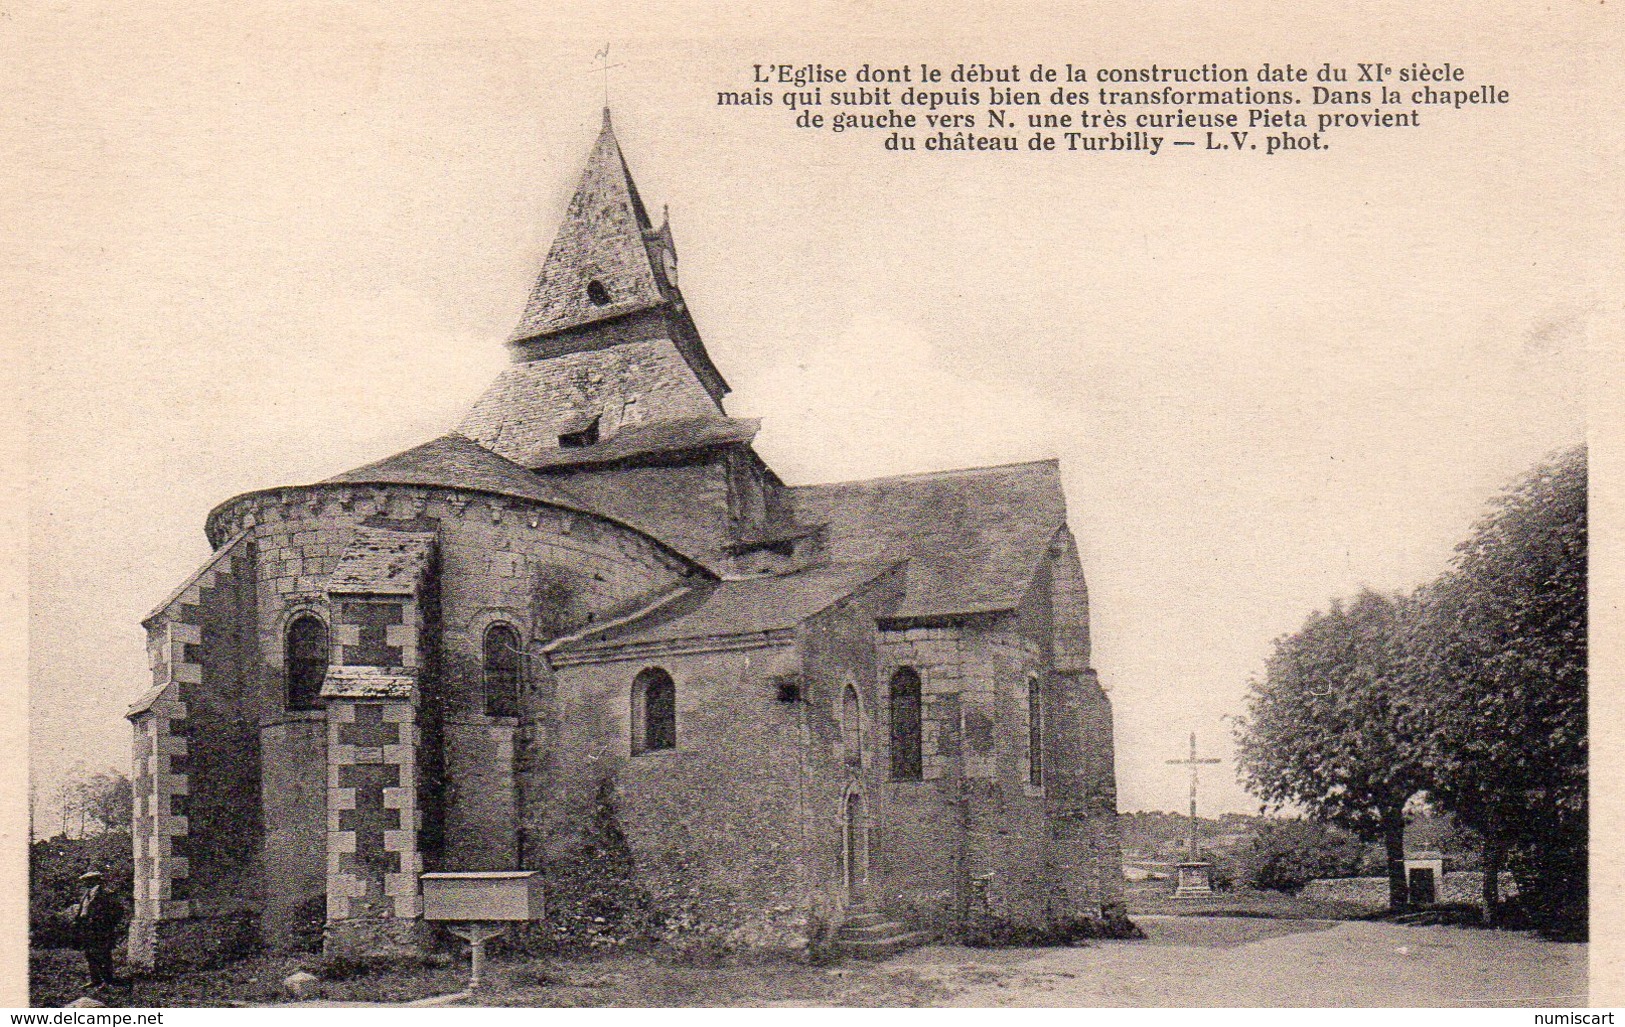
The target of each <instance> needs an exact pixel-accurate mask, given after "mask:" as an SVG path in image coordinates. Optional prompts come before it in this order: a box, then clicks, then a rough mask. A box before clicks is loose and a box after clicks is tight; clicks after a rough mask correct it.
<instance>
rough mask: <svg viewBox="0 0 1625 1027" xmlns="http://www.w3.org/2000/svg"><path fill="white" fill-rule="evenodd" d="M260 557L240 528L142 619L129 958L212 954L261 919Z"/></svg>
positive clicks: (186, 959)
mask: <svg viewBox="0 0 1625 1027" xmlns="http://www.w3.org/2000/svg"><path fill="white" fill-rule="evenodd" d="M255 567H256V560H255V545H254V542H253V540H252V539H251V538H248V537H246V536H239V537H238V538H237V539H235V540H233V541H232V542H231V543H230V544H228V545H226V546H224V547H223V548H222V549H221V550H220V551H219V552H217V553H216V554H215V555H214V556H213V557H211V558H210V560H209V562H208V563H206V564H205V565H204V566H203V568H202V569H200V570H199V571H198V573H197V574H195V575H193V577H192V578H191V579H190V580H188V581H187V582H186V583H185V584H184V585H183V586H182V587H181V588H180V589H179V590H177V591H176V593H175V594H174V595H172V596H171V597H170V599H169V600H168V601H166V602H165V603H164V604H163V605H162V606H161V607H159V609H157V610H155V611H154V612H153V614H152V615H151V616H149V617H148V619H147V620H146V622H145V625H146V628H147V648H148V660H149V663H150V665H151V668H152V673H153V684H152V688H151V690H149V692H148V694H147V695H146V696H144V697H143V698H142V699H141V700H140V701H139V702H137V703H136V704H135V705H134V706H133V707H132V708H131V713H130V719H131V722H132V725H133V729H134V736H135V747H134V752H133V758H134V759H133V776H132V784H133V788H134V796H135V803H134V811H133V824H132V839H133V841H132V844H133V849H134V852H133V857H134V909H133V911H132V918H131V924H130V948H129V951H130V959H131V962H133V963H135V964H136V965H140V966H151V965H153V964H154V963H155V962H157V961H162V962H164V963H165V964H167V965H182V964H186V963H198V964H204V963H208V962H211V961H213V960H215V959H217V958H220V957H223V956H228V955H231V954H234V953H236V952H237V951H239V950H240V949H241V948H242V947H243V946H245V945H246V944H248V943H249V941H250V940H251V939H252V936H253V934H254V933H255V931H256V930H257V916H258V912H259V899H260V896H261V894H262V892H261V887H260V879H259V862H258V856H259V847H258V843H259V837H260V831H261V821H260V803H259V752H258V746H257V744H256V738H255V734H254V730H253V725H252V723H251V721H250V720H249V719H248V718H247V716H245V713H246V710H247V708H248V707H249V705H250V704H249V701H248V696H249V694H250V677H251V673H252V668H253V666H254V660H253V655H252V654H253V641H252V640H253V633H254V624H255V619H256V615H257V614H256V602H255Z"/></svg>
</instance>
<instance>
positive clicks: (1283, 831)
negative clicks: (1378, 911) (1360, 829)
mask: <svg viewBox="0 0 1625 1027" xmlns="http://www.w3.org/2000/svg"><path fill="white" fill-rule="evenodd" d="M1365 850H1366V847H1365V845H1364V844H1363V843H1362V842H1361V841H1360V840H1359V839H1358V838H1355V837H1354V836H1353V835H1351V834H1349V833H1348V832H1347V831H1343V830H1340V829H1338V828H1335V827H1332V826H1330V825H1328V824H1324V823H1321V822H1319V821H1314V820H1275V821H1270V822H1267V823H1265V824H1263V825H1261V826H1260V828H1259V831H1258V836H1257V837H1256V838H1254V839H1253V846H1252V849H1251V851H1250V852H1248V853H1247V856H1246V863H1247V883H1248V884H1250V885H1252V886H1253V887H1254V888H1259V889H1263V890H1267V891H1284V892H1296V891H1297V890H1298V889H1300V888H1302V887H1303V886H1304V885H1306V884H1308V883H1309V882H1310V881H1313V880H1315V879H1316V878H1319V877H1354V876H1356V875H1358V874H1359V872H1360V869H1361V865H1362V864H1363V863H1364V861H1365Z"/></svg>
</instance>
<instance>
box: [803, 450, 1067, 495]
mask: <svg viewBox="0 0 1625 1027" xmlns="http://www.w3.org/2000/svg"><path fill="white" fill-rule="evenodd" d="M1040 464H1054V465H1055V466H1056V468H1057V469H1059V468H1060V466H1061V458H1060V457H1054V456H1052V457H1045V458H1043V459H1041V460H1016V461H1013V462H1011V463H1007V464H986V465H983V466H980V467H957V468H952V469H948V470H941V471H910V472H906V473H904V474H886V475H881V476H880V477H877V478H852V479H849V480H847V481H819V482H809V483H807V484H805V485H787V486H785V487H786V488H790V489H822V488H837V487H840V486H843V485H872V484H878V483H880V482H888V481H925V480H928V479H931V478H952V477H965V476H968V475H973V474H982V473H986V472H990V471H1007V470H1010V469H1012V468H1015V467H1037V466H1038V465H1040Z"/></svg>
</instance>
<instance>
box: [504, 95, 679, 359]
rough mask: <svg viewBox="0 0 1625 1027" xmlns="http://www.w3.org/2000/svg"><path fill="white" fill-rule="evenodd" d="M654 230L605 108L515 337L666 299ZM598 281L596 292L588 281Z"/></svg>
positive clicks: (615, 314) (562, 328) (564, 327)
mask: <svg viewBox="0 0 1625 1027" xmlns="http://www.w3.org/2000/svg"><path fill="white" fill-rule="evenodd" d="M646 232H648V233H653V232H654V227H653V226H652V225H651V224H650V223H649V214H648V212H647V211H645V210H644V209H643V200H642V199H641V198H640V197H639V196H638V189H637V186H635V185H633V184H632V175H631V173H630V172H628V171H627V168H626V160H625V158H623V157H622V156H621V147H620V144H619V143H618V142H616V140H615V131H614V129H612V128H611V127H610V123H609V109H608V108H607V107H606V108H605V109H604V127H603V129H602V130H601V131H600V132H599V133H598V142H597V143H596V144H595V145H594V146H593V148H592V153H591V154H590V155H589V156H588V157H587V166H586V168H585V169H584V170H583V171H582V173H581V181H580V184H578V185H577V186H576V191H575V195H574V196H572V197H571V198H570V206H569V207H568V208H567V209H566V211H565V215H564V221H563V223H561V224H560V225H559V231H558V235H556V236H554V238H553V246H552V248H551V249H550V250H548V253H547V260H546V262H545V263H543V265H542V271H541V274H540V275H539V276H538V277H537V279H536V284H535V285H534V286H533V287H532V288H531V291H530V298H529V300H528V301H526V303H525V311H524V313H523V314H522V315H521V316H520V318H519V325H518V327H516V328H515V329H514V332H513V336H512V338H511V339H510V341H512V342H520V341H523V340H525V339H529V338H534V337H535V336H538V335H545V334H548V333H550V332H559V331H565V330H567V329H570V328H576V327H579V326H581V325H584V324H590V323H592V322H594V321H603V320H606V319H608V318H612V317H620V316H622V315H624V314H630V313H634V312H636V311H639V310H646V309H648V308H649V307H653V306H657V305H659V304H661V303H663V302H665V296H664V294H663V292H662V291H661V288H660V283H659V281H658V279H657V278H656V276H655V271H654V266H653V264H652V263H651V262H650V259H649V250H648V247H647V246H646V245H645V242H644V234H645V233H646ZM592 282H596V283H598V287H599V289H601V290H602V292H599V293H598V295H597V296H596V297H594V296H591V295H589V292H588V286H589V283H592Z"/></svg>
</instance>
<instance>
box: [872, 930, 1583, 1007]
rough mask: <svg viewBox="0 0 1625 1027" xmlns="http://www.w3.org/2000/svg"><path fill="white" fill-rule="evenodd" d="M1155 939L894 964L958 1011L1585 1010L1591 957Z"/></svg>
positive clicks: (1468, 940) (1326, 937)
mask: <svg viewBox="0 0 1625 1027" xmlns="http://www.w3.org/2000/svg"><path fill="white" fill-rule="evenodd" d="M1136 922H1138V923H1139V924H1140V925H1141V927H1143V928H1144V929H1145V931H1146V934H1147V935H1148V938H1147V939H1146V940H1145V941H1133V942H1094V943H1091V945H1090V947H1088V948H1077V949H1020V950H1006V951H1003V952H988V951H981V950H973V949H964V948H956V947H946V946H933V947H931V948H926V949H920V950H918V951H916V952H912V953H908V954H907V955H905V956H902V957H899V958H898V959H895V960H892V961H890V962H888V963H887V964H885V969H886V971H887V972H891V973H908V974H916V975H918V976H919V977H922V978H926V979H935V980H938V981H941V982H942V983H943V984H944V985H945V986H946V987H947V988H948V989H949V991H950V992H951V995H952V997H951V998H950V999H949V1000H948V1001H947V1002H946V1003H944V1004H947V1005H954V1006H1496V1005H1509V1006H1523V1005H1578V1004H1583V1003H1584V1002H1585V998H1586V946H1584V945H1565V944H1557V943H1553V942H1545V941H1540V940H1538V939H1536V938H1532V937H1529V936H1526V935H1521V934H1512V933H1507V932H1498V931H1475V930H1465V929H1461V928H1454V927H1402V926H1397V925H1394V924H1383V923H1368V922H1357V921H1345V922H1331V921H1305V920H1296V921H1291V920H1242V919H1225V918H1206V917H1153V916H1142V917H1140V918H1137V921H1136Z"/></svg>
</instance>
